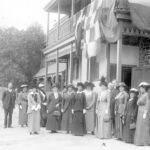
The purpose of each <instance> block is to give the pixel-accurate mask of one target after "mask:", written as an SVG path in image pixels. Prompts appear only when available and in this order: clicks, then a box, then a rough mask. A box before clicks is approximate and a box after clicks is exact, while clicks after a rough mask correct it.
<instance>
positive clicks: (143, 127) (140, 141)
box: [134, 106, 150, 146]
mask: <svg viewBox="0 0 150 150" xmlns="http://www.w3.org/2000/svg"><path fill="white" fill-rule="evenodd" d="M143 114H144V109H143V107H142V106H139V109H138V116H137V123H136V132H135V139H134V144H135V145H138V146H146V145H148V144H150V143H149V140H150V135H149V132H150V131H149V130H150V127H149V119H150V118H149V113H148V114H147V117H146V119H143Z"/></svg>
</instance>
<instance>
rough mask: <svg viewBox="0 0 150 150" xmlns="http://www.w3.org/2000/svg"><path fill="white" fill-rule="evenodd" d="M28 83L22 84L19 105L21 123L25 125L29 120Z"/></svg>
mask: <svg viewBox="0 0 150 150" xmlns="http://www.w3.org/2000/svg"><path fill="white" fill-rule="evenodd" d="M27 87H28V85H26V84H24V85H22V86H21V88H22V91H21V93H20V94H19V96H18V106H19V125H21V127H23V126H24V125H25V126H27V122H28V114H27V109H28V98H27V96H28V88H27Z"/></svg>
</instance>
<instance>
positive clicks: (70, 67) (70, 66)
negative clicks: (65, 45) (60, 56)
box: [69, 43, 73, 83]
mask: <svg viewBox="0 0 150 150" xmlns="http://www.w3.org/2000/svg"><path fill="white" fill-rule="evenodd" d="M72 52H73V43H71V47H70V63H69V64H70V65H69V83H72V65H73V64H72V62H73V56H72Z"/></svg>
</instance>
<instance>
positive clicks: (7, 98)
mask: <svg viewBox="0 0 150 150" xmlns="http://www.w3.org/2000/svg"><path fill="white" fill-rule="evenodd" d="M15 100H16V93H15V92H14V91H13V84H12V83H9V84H8V89H7V90H6V91H4V92H3V95H2V103H3V108H4V115H5V117H4V128H7V127H8V128H11V127H12V126H11V125H12V114H13V109H14V108H15Z"/></svg>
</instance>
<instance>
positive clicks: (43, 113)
mask: <svg viewBox="0 0 150 150" xmlns="http://www.w3.org/2000/svg"><path fill="white" fill-rule="evenodd" d="M46 122H47V113H46V106H44V105H41V127H45V126H46Z"/></svg>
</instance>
